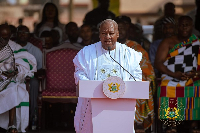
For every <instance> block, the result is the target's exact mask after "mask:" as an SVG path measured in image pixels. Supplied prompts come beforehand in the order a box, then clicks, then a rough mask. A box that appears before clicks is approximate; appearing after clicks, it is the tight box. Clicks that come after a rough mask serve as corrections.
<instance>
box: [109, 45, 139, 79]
mask: <svg viewBox="0 0 200 133" xmlns="http://www.w3.org/2000/svg"><path fill="white" fill-rule="evenodd" d="M110 50H111V48H110V47H108V51H109V55H110ZM110 58H111V59H112V60H113V61H115V62H116V63H117V64H119V62H117V61H116V60H115V59H114V58H113V57H112V56H111V55H110ZM119 66H120V67H121V68H123V69H124V70H125V71H126V72H127V73H129V74H130V75H131V77H132V78H133V79H134V80H135V78H134V77H133V75H132V74H131V73H130V72H129V71H128V70H126V69H125V68H124V67H123V66H122V65H121V64H119ZM135 81H136V80H135Z"/></svg>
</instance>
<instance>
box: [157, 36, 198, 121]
mask: <svg viewBox="0 0 200 133" xmlns="http://www.w3.org/2000/svg"><path fill="white" fill-rule="evenodd" d="M199 46H200V42H199V39H198V38H197V37H196V36H195V35H191V37H190V38H189V39H188V40H187V41H185V42H181V43H179V44H176V45H175V46H174V47H173V48H172V49H170V50H169V53H168V56H167V59H166V61H165V62H164V65H165V66H166V67H167V68H168V69H169V70H170V71H172V72H176V71H181V72H184V73H185V72H189V71H191V70H194V71H198V70H199V68H200V50H199ZM161 79H162V80H161V84H160V86H159V87H158V92H157V94H158V98H159V100H158V101H159V103H158V104H159V106H158V107H159V110H158V111H159V117H160V119H167V115H168V114H167V113H169V111H167V110H166V109H167V108H168V107H170V108H173V109H174V108H177V109H179V116H177V118H176V119H177V120H200V114H199V112H200V92H199V86H200V81H199V78H191V79H188V80H185V81H181V80H178V79H175V78H173V77H170V76H168V75H166V74H162V76H161ZM172 112H173V111H172Z"/></svg>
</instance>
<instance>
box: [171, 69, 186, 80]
mask: <svg viewBox="0 0 200 133" xmlns="http://www.w3.org/2000/svg"><path fill="white" fill-rule="evenodd" d="M173 77H174V78H176V79H179V80H187V76H186V75H185V73H182V72H180V71H177V72H174V76H173Z"/></svg>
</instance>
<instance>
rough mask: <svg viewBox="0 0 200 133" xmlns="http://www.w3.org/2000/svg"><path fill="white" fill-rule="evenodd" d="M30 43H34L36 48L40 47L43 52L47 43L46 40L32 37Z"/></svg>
mask: <svg viewBox="0 0 200 133" xmlns="http://www.w3.org/2000/svg"><path fill="white" fill-rule="evenodd" d="M29 42H30V43H32V44H33V45H34V46H36V47H38V48H39V49H40V50H41V51H42V52H43V46H44V43H45V41H44V39H42V38H38V37H35V36H31V37H30V39H29Z"/></svg>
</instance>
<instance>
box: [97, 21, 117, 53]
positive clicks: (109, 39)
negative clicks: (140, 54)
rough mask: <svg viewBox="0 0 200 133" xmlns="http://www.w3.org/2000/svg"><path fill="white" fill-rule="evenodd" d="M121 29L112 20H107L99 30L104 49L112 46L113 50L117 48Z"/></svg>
mask: <svg viewBox="0 0 200 133" xmlns="http://www.w3.org/2000/svg"><path fill="white" fill-rule="evenodd" d="M118 37H119V31H118V29H117V27H115V26H114V24H113V23H112V22H105V23H103V24H102V25H101V27H100V31H99V38H100V40H101V43H102V47H103V48H104V49H106V50H107V49H108V47H110V49H111V50H113V49H115V47H116V42H117V38H118Z"/></svg>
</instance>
